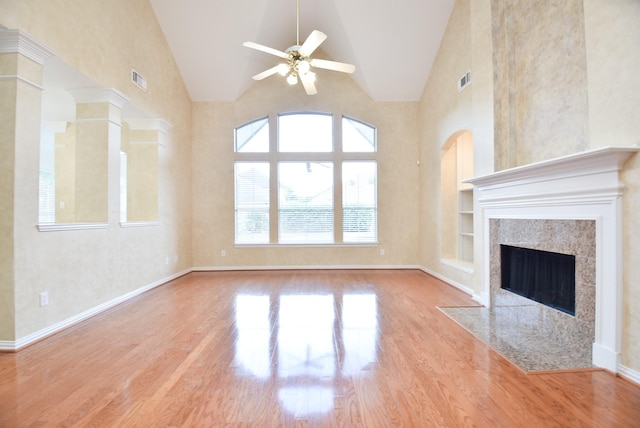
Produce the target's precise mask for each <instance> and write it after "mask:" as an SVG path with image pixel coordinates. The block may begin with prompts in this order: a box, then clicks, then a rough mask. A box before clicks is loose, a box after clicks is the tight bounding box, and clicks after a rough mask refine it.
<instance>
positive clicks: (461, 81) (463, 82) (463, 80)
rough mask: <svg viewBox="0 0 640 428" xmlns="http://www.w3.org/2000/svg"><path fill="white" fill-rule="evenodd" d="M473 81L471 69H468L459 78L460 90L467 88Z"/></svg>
mask: <svg viewBox="0 0 640 428" xmlns="http://www.w3.org/2000/svg"><path fill="white" fill-rule="evenodd" d="M469 83H471V71H467V72H466V73H465V74H464V75H463V76H462V77H461V78H459V79H458V92H460V91H461V90H463V89H464V88H466V87H467V86H468V85H469Z"/></svg>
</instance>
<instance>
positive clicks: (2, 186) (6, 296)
mask: <svg viewBox="0 0 640 428" xmlns="http://www.w3.org/2000/svg"><path fill="white" fill-rule="evenodd" d="M17 59H18V56H17V55H16V54H6V55H0V74H1V75H9V76H11V75H13V76H15V75H17V74H18V61H17ZM18 86H19V83H18V81H16V80H2V81H0V112H2V114H1V115H0V236H2V239H0V339H2V338H8V339H13V338H14V330H15V324H14V303H13V302H14V299H15V296H14V289H13V260H14V256H13V248H14V245H13V236H14V234H13V220H14V211H13V203H14V192H13V188H14V183H15V165H14V163H13V160H14V159H15V144H13V142H14V141H15V138H16V129H15V123H16V116H17V111H16V104H17V103H18Z"/></svg>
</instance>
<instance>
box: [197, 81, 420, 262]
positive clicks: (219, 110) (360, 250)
mask: <svg viewBox="0 0 640 428" xmlns="http://www.w3.org/2000/svg"><path fill="white" fill-rule="evenodd" d="M317 87H318V92H319V93H318V94H317V95H315V96H307V95H306V94H305V93H304V91H303V89H302V88H301V87H300V86H295V87H289V86H288V85H287V84H286V83H285V81H284V79H282V78H280V76H273V77H270V78H269V79H266V80H263V81H261V82H257V83H254V85H253V86H252V87H251V88H250V89H249V90H248V91H247V92H246V93H245V94H244V95H243V96H242V97H241V98H240V99H239V100H238V101H237V102H234V103H196V104H194V111H193V123H194V143H193V144H194V147H193V153H194V156H193V177H194V185H193V192H194V193H193V200H194V233H193V246H194V247H193V248H194V266H196V267H231V266H343V265H346V266H372V265H373V266H377V265H415V264H416V263H417V249H418V206H417V200H418V186H417V182H418V171H419V168H418V166H417V165H416V162H417V159H418V144H417V137H416V136H417V128H418V123H417V103H376V102H372V101H371V100H370V99H369V98H368V97H367V96H366V95H365V94H364V93H363V92H362V91H361V90H360V89H359V88H358V87H357V86H356V85H355V84H354V83H353V82H352V80H351V79H350V78H349V77H348V76H345V75H342V74H340V73H335V72H329V71H327V72H322V71H320V72H318V80H317ZM291 111H314V112H315V111H318V112H330V113H333V114H334V118H335V119H337V120H340V118H341V115H343V114H344V115H347V116H349V117H353V118H356V119H359V120H362V121H364V122H367V123H369V124H372V125H374V126H375V127H376V128H377V138H378V153H377V160H378V207H379V212H378V240H379V245H378V246H364V247H353V246H352V247H348V246H327V247H295V248H291V247H278V246H269V247H258V248H246V247H237V248H236V247H235V246H234V202H233V201H234V196H233V194H234V182H233V159H234V153H233V143H234V140H233V132H234V127H235V126H238V125H240V124H243V123H246V122H248V121H251V120H253V119H256V118H259V117H264V116H266V115H272V116H273V117H275V115H277V114H278V113H280V112H291ZM380 249H384V250H385V255H384V256H381V255H380ZM222 250H225V251H226V256H225V257H222V256H221V251H222Z"/></svg>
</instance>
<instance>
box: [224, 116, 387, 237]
mask: <svg viewBox="0 0 640 428" xmlns="http://www.w3.org/2000/svg"><path fill="white" fill-rule="evenodd" d="M269 121H270V119H269V118H260V119H257V120H255V121H252V122H249V123H247V124H244V125H241V126H239V127H237V128H236V130H235V153H236V155H235V168H234V170H235V173H234V174H235V219H236V225H235V229H236V230H235V232H236V233H235V242H236V244H254V245H255V244H273V243H278V244H310V245H313V244H333V243H375V242H377V237H378V232H377V162H376V151H377V150H376V130H375V128H374V127H372V126H371V125H367V124H365V123H364V122H361V121H358V120H355V119H351V118H346V117H343V118H342V120H341V121H340V122H339V123H337V124H336V123H334V118H333V116H332V115H330V114H322V113H287V114H281V115H278V116H277V121H276V123H277V132H276V133H271V132H270V131H269ZM336 125H338V126H336ZM336 128H338V129H336ZM336 130H337V131H338V132H337V133H336ZM272 135H277V139H278V141H274V142H272V141H270V140H269V139H270V136H272ZM334 136H335V137H334ZM337 204H340V205H337ZM336 225H339V226H338V230H336ZM340 225H341V229H340Z"/></svg>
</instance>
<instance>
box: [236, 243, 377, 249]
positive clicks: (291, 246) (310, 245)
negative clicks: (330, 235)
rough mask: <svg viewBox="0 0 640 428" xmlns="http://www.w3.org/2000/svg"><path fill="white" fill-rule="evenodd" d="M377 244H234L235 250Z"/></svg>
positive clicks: (373, 244)
mask: <svg viewBox="0 0 640 428" xmlns="http://www.w3.org/2000/svg"><path fill="white" fill-rule="evenodd" d="M378 245H379V243H378V242H363V243H358V242H353V243H351V242H348V243H347V242H341V243H333V244H234V247H236V248H344V247H377V246H378Z"/></svg>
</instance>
